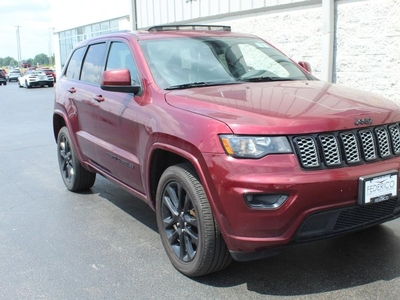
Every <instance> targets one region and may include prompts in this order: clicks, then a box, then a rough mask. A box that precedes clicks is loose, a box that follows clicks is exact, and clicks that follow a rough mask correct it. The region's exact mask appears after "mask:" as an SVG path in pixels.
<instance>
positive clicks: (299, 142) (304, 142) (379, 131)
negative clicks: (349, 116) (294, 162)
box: [290, 123, 400, 170]
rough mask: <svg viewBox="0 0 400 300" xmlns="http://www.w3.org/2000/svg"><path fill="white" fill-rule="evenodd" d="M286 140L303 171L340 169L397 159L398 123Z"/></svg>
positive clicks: (398, 150)
mask: <svg viewBox="0 0 400 300" xmlns="http://www.w3.org/2000/svg"><path fill="white" fill-rule="evenodd" d="M290 139H291V141H292V143H293V146H294V149H295V152H296V155H297V158H298V159H299V162H300V165H301V166H302V168H303V169H305V170H315V169H325V168H340V167H345V166H353V165H359V164H364V163H370V162H375V161H379V160H383V159H387V158H391V157H394V156H400V126H399V123H394V124H387V125H379V126H371V127H364V128H360V129H352V130H345V131H334V132H327V133H326V132H324V133H319V134H309V135H301V136H292V137H290Z"/></svg>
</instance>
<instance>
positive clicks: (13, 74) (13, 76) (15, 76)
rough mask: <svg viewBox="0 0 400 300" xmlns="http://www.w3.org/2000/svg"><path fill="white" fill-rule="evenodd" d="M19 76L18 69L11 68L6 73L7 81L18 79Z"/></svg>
mask: <svg viewBox="0 0 400 300" xmlns="http://www.w3.org/2000/svg"><path fill="white" fill-rule="evenodd" d="M19 77H21V71H20V70H18V69H17V70H11V71H10V73H8V78H7V79H8V82H11V81H18V78H19Z"/></svg>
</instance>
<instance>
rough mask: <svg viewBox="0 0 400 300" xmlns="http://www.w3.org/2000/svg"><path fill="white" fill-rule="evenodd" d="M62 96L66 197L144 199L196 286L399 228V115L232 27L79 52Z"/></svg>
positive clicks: (97, 40) (176, 261)
mask: <svg viewBox="0 0 400 300" xmlns="http://www.w3.org/2000/svg"><path fill="white" fill-rule="evenodd" d="M55 94H56V95H55V103H54V114H53V130H54V138H55V141H56V145H57V153H58V154H57V155H58V162H59V171H60V173H61V177H62V180H63V182H64V184H65V186H66V188H67V189H69V190H71V191H73V192H78V191H82V190H87V189H90V188H91V187H92V186H93V184H94V182H95V177H96V173H98V174H101V175H103V176H104V177H105V178H108V179H110V180H112V181H113V182H115V183H117V184H119V185H120V186H122V187H124V188H125V189H127V190H129V191H130V192H131V193H132V194H134V195H136V196H137V197H139V198H140V199H142V200H143V201H145V202H146V203H147V204H148V205H150V207H151V208H152V209H154V210H155V214H156V220H157V226H158V232H159V234H160V237H161V243H162V245H163V247H164V249H165V252H166V254H167V255H168V257H169V259H170V261H171V263H172V264H173V266H174V267H175V268H176V269H177V270H179V271H180V272H182V273H183V274H185V275H187V276H201V275H205V274H208V273H211V272H216V271H219V270H222V269H223V268H225V267H227V266H228V265H229V263H230V262H231V260H232V258H233V259H235V260H239V261H246V260H252V259H260V258H263V257H267V256H271V255H274V254H277V253H278V252H279V251H281V250H282V249H284V248H285V247H288V246H291V245H295V244H299V243H304V242H311V241H316V240H319V239H323V238H330V237H336V236H340V235H344V234H349V233H351V232H355V231H358V230H365V229H366V228H368V227H372V226H375V225H377V224H381V223H384V222H387V221H390V220H393V219H396V218H398V217H400V200H399V170H400V104H399V103H398V102H396V101H391V100H390V99H386V98H383V97H380V96H378V95H375V94H372V93H368V92H364V91H360V90H357V89H353V88H348V87H344V86H340V85H336V84H332V83H327V82H323V81H320V80H318V79H316V78H315V77H314V76H312V75H311V73H310V67H309V66H308V65H307V64H305V63H301V64H300V63H299V64H297V63H296V62H294V61H293V60H291V59H290V58H288V57H287V56H285V55H284V54H283V53H282V52H280V51H279V50H277V49H276V48H275V47H274V46H273V45H271V44H270V43H268V42H267V41H265V40H263V39H261V38H257V37H256V36H254V35H251V34H244V33H234V32H231V28H230V27H229V26H208V25H204V26H200V25H173V26H155V27H152V28H149V29H148V30H147V31H145V30H141V31H137V32H119V33H110V34H108V35H105V36H97V37H94V38H91V39H89V40H86V41H83V42H81V43H79V44H78V45H77V46H76V48H75V49H74V50H73V51H72V52H71V55H70V57H69V58H68V60H67V63H66V66H65V67H64V69H63V71H62V73H61V74H59V78H58V82H57V86H56V88H55ZM127 238H132V237H131V236H129V237H127ZM133 238H134V237H133ZM383 246H384V247H386V245H383ZM366 247H368V245H366ZM395 248H396V247H395ZM382 250H387V249H382ZM226 274H229V273H226ZM271 276H274V274H271Z"/></svg>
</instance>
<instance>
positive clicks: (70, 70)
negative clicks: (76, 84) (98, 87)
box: [65, 48, 85, 80]
mask: <svg viewBox="0 0 400 300" xmlns="http://www.w3.org/2000/svg"><path fill="white" fill-rule="evenodd" d="M84 53H85V48H79V49H77V50H75V52H74V53H73V54H72V57H71V59H70V61H69V63H68V66H67V71H66V72H65V77H67V78H69V79H75V80H79V74H80V71H81V63H82V57H83V54H84Z"/></svg>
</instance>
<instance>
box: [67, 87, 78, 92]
mask: <svg viewBox="0 0 400 300" xmlns="http://www.w3.org/2000/svg"><path fill="white" fill-rule="evenodd" d="M68 92H70V93H71V94H73V93H76V89H75V88H74V87H70V88H68Z"/></svg>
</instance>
